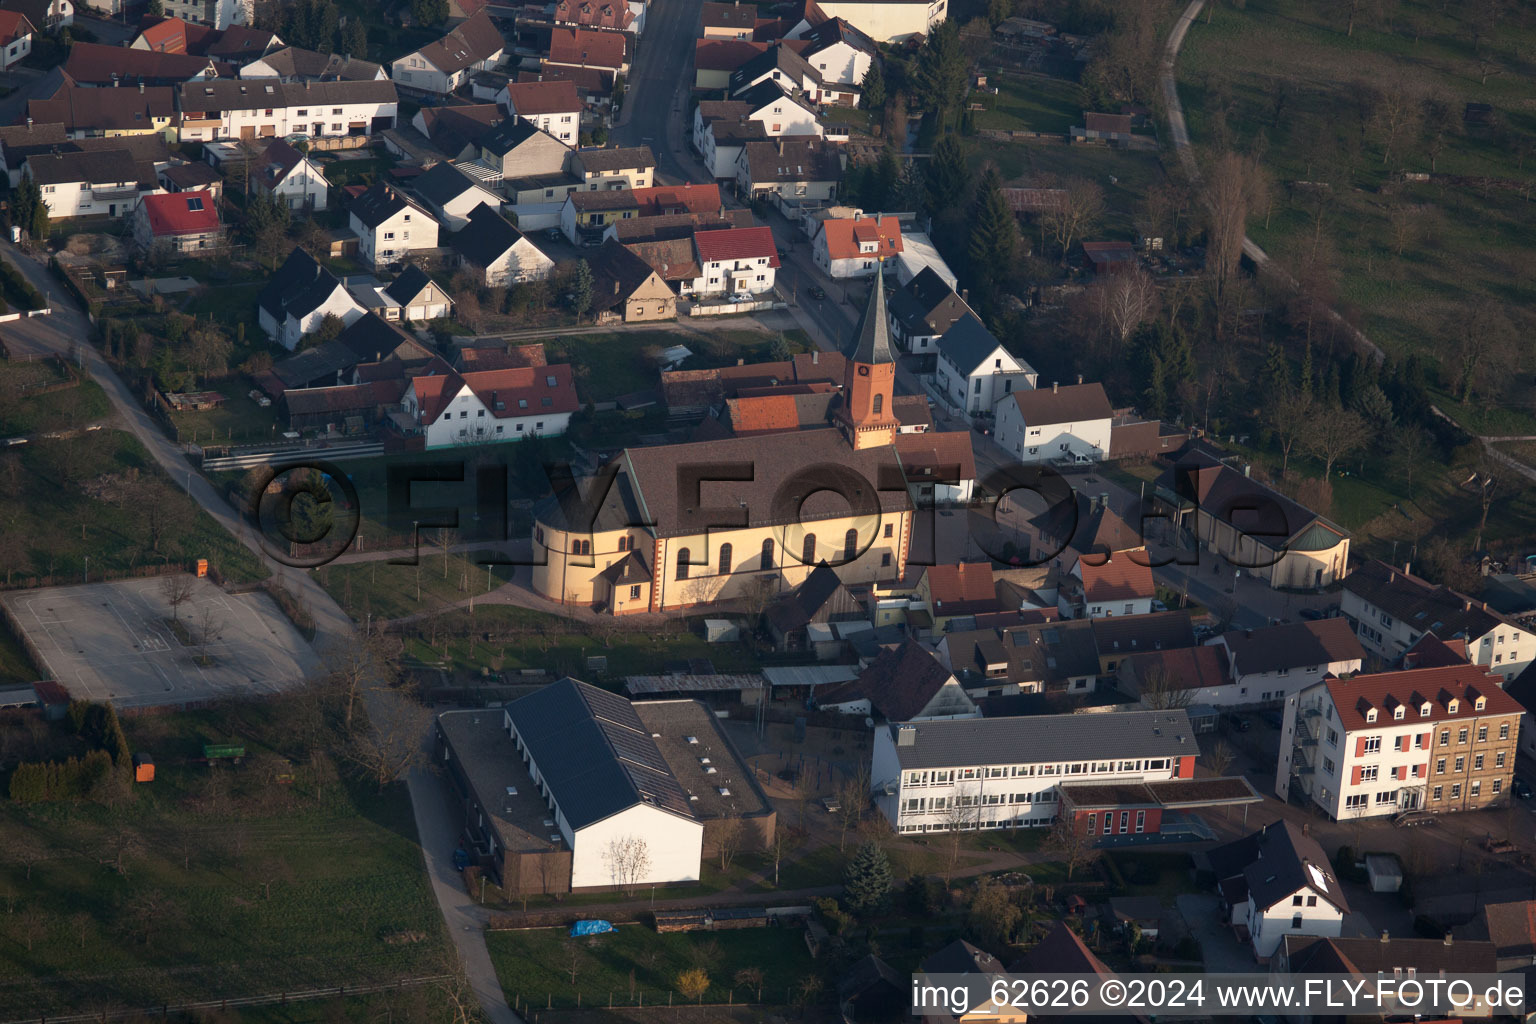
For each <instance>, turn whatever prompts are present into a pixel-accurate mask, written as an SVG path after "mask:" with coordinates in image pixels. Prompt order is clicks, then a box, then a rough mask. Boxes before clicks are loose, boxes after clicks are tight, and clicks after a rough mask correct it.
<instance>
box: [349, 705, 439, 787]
mask: <svg viewBox="0 0 1536 1024" xmlns="http://www.w3.org/2000/svg"><path fill="white" fill-rule="evenodd" d="M368 705H369V706H368V727H367V728H366V729H362V730H359V731H358V732H357V733H356V734H355V735H354V736H353V737H352V742H351V744H350V746H349V747H348V748H347V758H348V759H349V760H350V761H351V762H352V763H353V764H354V765H356V766H357V767H358V768H359V769H361V770H362V771H363V772H364V773H365V774H367V775H368V776H369V777H370V778H372V779H373V781H374V782H375V783H376V784H377V785H378V789H379V792H380V793H382V792H384V787H385V786H387V785H389V784H390V783H391V782H394V781H395V780H396V779H398V778H399V777H400V776H401V775H402V774H403V773H404V772H406V771H409V770H410V769H411V768H413V767H415V766H416V765H418V764H420V763H421V762H422V760H423V757H424V754H423V753H422V737H423V736H425V735H426V732H427V726H428V723H429V721H430V719H431V713H430V712H429V711H428V710H427V709H426V708H424V707H422V706H421V705H420V704H417V703H415V702H414V701H412V700H410V699H409V698H407V697H405V696H404V695H403V694H400V693H398V692H396V691H394V690H378V691H376V692H375V694H374V696H373V698H372V699H371V700H370V701H369V702H368Z"/></svg>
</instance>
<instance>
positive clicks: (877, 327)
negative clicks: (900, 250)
mask: <svg viewBox="0 0 1536 1024" xmlns="http://www.w3.org/2000/svg"><path fill="white" fill-rule="evenodd" d="M847 359H848V361H847V365H846V367H845V368H844V370H843V394H842V403H841V404H840V405H839V406H838V409H837V413H836V420H837V425H838V426H839V427H840V428H841V429H842V431H843V434H844V436H846V437H847V438H848V443H849V444H851V445H852V446H853V447H854V448H855V449H863V448H877V447H879V446H881V445H888V444H890V443H891V442H892V441H893V440H894V439H895V437H896V431H897V428H898V427H899V426H900V423H899V421H898V420H897V419H896V413H895V410H894V409H892V408H891V397H892V392H893V390H894V389H895V385H896V362H895V360H894V359H893V358H892V357H891V332H890V325H889V324H888V323H887V320H886V312H885V265H884V261H881V263H880V264H879V265H878V266H877V269H876V270H875V286H874V287H873V288H871V289H870V292H869V304H868V305H866V306H865V307H864V314H863V316H861V317H860V318H859V326H858V330H857V331H856V332H855V333H854V339H853V350H852V352H850V353H849V354H848V357H847Z"/></svg>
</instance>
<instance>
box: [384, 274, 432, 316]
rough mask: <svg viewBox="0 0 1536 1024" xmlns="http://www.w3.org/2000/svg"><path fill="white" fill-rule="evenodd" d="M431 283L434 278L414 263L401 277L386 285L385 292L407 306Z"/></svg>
mask: <svg viewBox="0 0 1536 1024" xmlns="http://www.w3.org/2000/svg"><path fill="white" fill-rule="evenodd" d="M431 283H432V279H431V278H430V277H428V276H427V272H426V271H425V270H422V269H421V268H420V267H418V266H416V265H415V264H412V265H411V266H409V267H406V268H405V271H404V272H403V273H402V274H401V275H400V276H399V277H397V278H395V279H394V280H393V281H391V282H389V284H388V285H387V286H385V288H384V294H385V295H388V296H389V297H390V298H392V299H394V300H395V301H396V302H398V303H400V305H402V306H406V305H409V304H410V302H411V300H412V299H414V298H415V297H416V296H418V295H420V294H421V293H422V292H423V291H424V290H425V289H426V288H427V286H428V285H430V284H431Z"/></svg>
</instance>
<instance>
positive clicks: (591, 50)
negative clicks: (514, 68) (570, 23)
mask: <svg viewBox="0 0 1536 1024" xmlns="http://www.w3.org/2000/svg"><path fill="white" fill-rule="evenodd" d="M628 49H629V47H628V45H627V37H626V36H625V35H624V34H623V33H622V32H600V31H597V30H594V29H586V28H557V29H555V30H553V31H552V32H550V34H549V51H548V52H547V53H545V55H544V65H545V66H546V67H549V66H554V67H557V68H560V67H568V68H595V69H597V70H599V71H606V72H608V73H610V74H613V75H628V74H629V55H628Z"/></svg>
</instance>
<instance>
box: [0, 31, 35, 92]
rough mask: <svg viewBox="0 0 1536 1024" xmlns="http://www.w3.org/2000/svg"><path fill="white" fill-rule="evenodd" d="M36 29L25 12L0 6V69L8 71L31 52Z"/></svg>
mask: <svg viewBox="0 0 1536 1024" xmlns="http://www.w3.org/2000/svg"><path fill="white" fill-rule="evenodd" d="M36 31H37V29H35V28H33V26H32V22H31V21H29V20H28V19H27V16H26V15H25V14H22V13H21V12H20V11H16V10H7V9H5V8H0V71H9V70H10V69H11V67H12V66H13V65H15V64H18V63H20V62H21V61H22V60H23V59H24V58H25V57H26V56H27V54H29V53H31V52H32V34H33V33H34V32H36ZM29 106H30V104H29ZM29 113H30V111H29Z"/></svg>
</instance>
